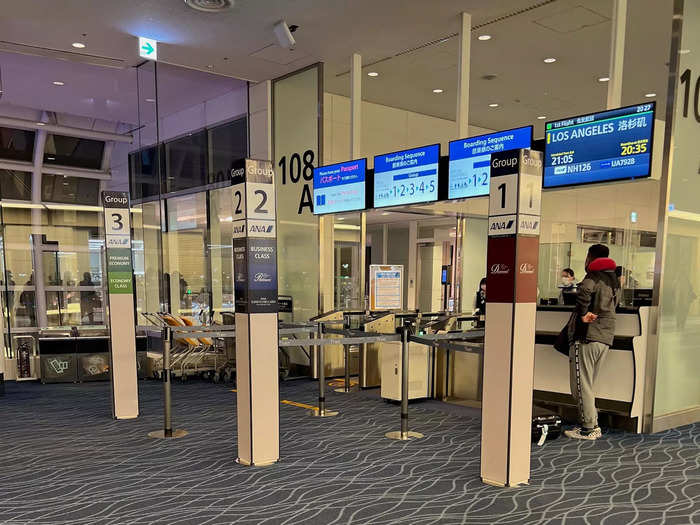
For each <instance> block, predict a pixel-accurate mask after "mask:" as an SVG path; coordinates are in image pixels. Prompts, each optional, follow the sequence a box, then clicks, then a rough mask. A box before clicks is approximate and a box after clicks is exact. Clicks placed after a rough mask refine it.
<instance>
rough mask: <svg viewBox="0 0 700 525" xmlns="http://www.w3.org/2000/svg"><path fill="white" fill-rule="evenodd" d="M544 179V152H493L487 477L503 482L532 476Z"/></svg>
mask: <svg viewBox="0 0 700 525" xmlns="http://www.w3.org/2000/svg"><path fill="white" fill-rule="evenodd" d="M541 187H542V154H541V153H540V152H538V151H532V150H529V149H521V150H513V151H505V152H502V153H496V154H494V155H492V156H491V180H490V193H489V234H488V251H487V256H486V260H487V267H486V270H487V274H486V290H487V292H486V334H485V341H484V371H483V376H484V379H483V385H484V389H483V401H482V432H481V436H482V438H481V478H482V480H483V481H484V482H485V483H488V484H492V485H498V486H514V485H519V484H521V483H527V481H528V479H529V476H530V425H531V413H532V377H533V369H534V358H535V317H536V311H537V304H536V301H537V263H538V256H539V231H540V228H539V223H540V207H541Z"/></svg>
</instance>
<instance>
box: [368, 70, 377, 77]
mask: <svg viewBox="0 0 700 525" xmlns="http://www.w3.org/2000/svg"><path fill="white" fill-rule="evenodd" d="M367 76H368V77H378V76H379V73H377V72H376V71H370V72H369V73H367Z"/></svg>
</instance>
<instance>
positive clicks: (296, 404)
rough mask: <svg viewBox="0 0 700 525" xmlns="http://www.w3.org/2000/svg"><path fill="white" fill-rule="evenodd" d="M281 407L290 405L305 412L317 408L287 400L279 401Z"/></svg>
mask: <svg viewBox="0 0 700 525" xmlns="http://www.w3.org/2000/svg"><path fill="white" fill-rule="evenodd" d="M231 392H238V390H236V389H235V388H232V389H231ZM280 403H282V404H283V405H291V406H293V407H299V408H306V409H307V410H318V407H315V406H313V405H307V404H305V403H297V402H296V401H289V400H288V399H283V400H282V401H280Z"/></svg>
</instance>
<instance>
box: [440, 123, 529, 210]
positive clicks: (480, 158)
mask: <svg viewBox="0 0 700 525" xmlns="http://www.w3.org/2000/svg"><path fill="white" fill-rule="evenodd" d="M531 145H532V126H525V127H523V128H516V129H511V130H508V131H499V132H497V133H489V134H488V135H479V136H478V137H469V138H466V139H459V140H453V141H452V142H450V176H449V188H448V190H447V198H448V199H463V198H466V197H480V196H482V195H488V194H489V180H490V178H491V176H490V175H491V153H496V152H499V151H506V150H509V149H520V148H529V147H530V146H531Z"/></svg>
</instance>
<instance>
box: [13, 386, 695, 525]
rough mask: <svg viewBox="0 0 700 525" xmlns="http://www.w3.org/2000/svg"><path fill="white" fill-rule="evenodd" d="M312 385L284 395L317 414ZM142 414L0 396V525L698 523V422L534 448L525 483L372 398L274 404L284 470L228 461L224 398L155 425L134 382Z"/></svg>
mask: <svg viewBox="0 0 700 525" xmlns="http://www.w3.org/2000/svg"><path fill="white" fill-rule="evenodd" d="M316 389H317V386H316V384H315V383H313V382H308V381H297V382H289V383H283V384H282V385H281V399H289V400H292V401H295V402H298V403H307V404H315V398H316V392H317V390H316ZM140 396H141V413H142V415H141V417H139V418H138V419H136V420H131V421H114V420H112V419H111V417H110V410H109V385H108V384H106V383H86V384H81V385H72V384H68V385H65V384H64V385H36V384H26V383H22V384H14V383H9V384H8V385H7V393H6V395H5V396H4V397H0V444H1V445H2V456H0V458H1V459H0V523H2V524H8V525H18V524H38V525H46V524H71V525H88V524H89V525H97V524H99V525H116V524H119V525H121V524H169V525H185V524H224V523H240V524H268V525H272V524H373V525H389V524H411V525H429V524H458V523H464V524H469V525H480V524H509V525H510V524H519V523H523V524H533V523H545V524H559V523H566V524H611V525H612V524H615V525H617V524H627V523H638V524H659V523H664V524H668V525H675V524H678V525H680V524H684V525H685V524H693V523H698V524H700V454H699V451H700V425H690V426H686V427H683V428H681V429H676V430H670V431H667V432H663V433H660V434H656V435H647V436H641V435H634V434H629V433H622V432H609V433H606V434H605V435H604V437H603V439H601V440H599V441H597V442H577V441H573V440H568V439H566V438H560V439H558V440H556V441H552V442H548V443H546V444H545V446H543V447H533V454H532V478H531V480H530V484H529V485H528V486H524V487H520V488H508V489H499V488H495V487H490V486H486V485H484V484H482V483H481V481H480V479H479V453H480V446H479V419H478V413H476V412H475V411H473V410H468V409H464V410H462V409H459V408H455V407H452V406H446V405H443V404H441V403H437V402H423V403H414V404H412V405H411V407H410V426H411V430H416V431H418V432H422V433H424V434H425V435H426V438H425V439H422V440H417V441H410V442H398V441H391V440H388V439H386V438H384V433H385V432H387V431H390V430H398V427H399V409H398V407H397V406H394V405H390V404H387V403H383V402H381V401H380V400H379V399H378V398H377V396H376V393H371V392H356V393H351V394H336V393H333V392H331V393H329V394H327V400H328V405H329V407H330V408H332V409H337V410H340V412H341V413H340V415H339V416H338V417H335V418H326V419H319V418H312V417H309V416H308V415H307V413H306V411H305V410H304V409H303V408H300V407H298V406H293V405H284V404H283V405H281V406H280V432H281V435H280V442H281V456H282V458H281V461H280V462H279V463H277V464H276V465H273V466H270V467H261V468H248V467H243V466H240V465H238V464H236V463H235V462H234V458H235V456H236V442H235V439H236V438H235V425H236V411H235V396H236V394H235V393H233V392H231V388H230V387H227V386H224V385H214V384H210V383H203V382H191V383H186V384H179V383H176V384H175V385H174V387H173V399H174V404H173V420H174V423H175V425H174V426H175V427H176V428H184V429H186V430H187V431H188V432H189V434H188V435H187V436H186V437H184V438H182V439H177V440H168V441H164V440H154V439H149V438H148V437H147V433H148V432H149V431H151V430H157V429H158V428H160V427H161V425H162V397H161V385H160V384H159V383H156V382H153V381H146V382H141V383H140Z"/></svg>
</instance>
